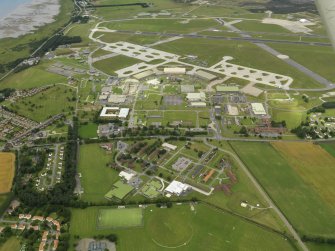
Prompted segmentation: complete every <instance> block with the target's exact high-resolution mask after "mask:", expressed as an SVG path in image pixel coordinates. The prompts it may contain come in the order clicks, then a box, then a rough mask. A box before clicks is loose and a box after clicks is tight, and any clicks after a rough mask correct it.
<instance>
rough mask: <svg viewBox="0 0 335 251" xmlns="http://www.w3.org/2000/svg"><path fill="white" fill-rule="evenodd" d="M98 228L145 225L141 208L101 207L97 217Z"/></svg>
mask: <svg viewBox="0 0 335 251" xmlns="http://www.w3.org/2000/svg"><path fill="white" fill-rule="evenodd" d="M97 221H98V222H97V228H98V229H107V228H126V227H138V226H142V225H143V212H142V209H141V208H127V209H125V208H124V209H100V210H99V213H98V219H97Z"/></svg>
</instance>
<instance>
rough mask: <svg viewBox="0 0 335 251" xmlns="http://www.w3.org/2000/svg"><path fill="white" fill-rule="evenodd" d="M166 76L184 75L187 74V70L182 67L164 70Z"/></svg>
mask: <svg viewBox="0 0 335 251" xmlns="http://www.w3.org/2000/svg"><path fill="white" fill-rule="evenodd" d="M164 73H165V74H173V75H182V74H186V68H182V67H166V68H164Z"/></svg>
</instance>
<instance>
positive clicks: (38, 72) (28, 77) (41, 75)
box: [0, 66, 67, 89]
mask: <svg viewBox="0 0 335 251" xmlns="http://www.w3.org/2000/svg"><path fill="white" fill-rule="evenodd" d="M66 82H67V79H66V78H65V77H63V76H60V75H57V74H54V73H50V72H47V71H45V70H44V69H42V68H41V67H39V66H35V67H31V68H29V69H26V70H23V71H21V72H19V73H15V74H12V75H10V76H9V77H7V78H6V79H4V80H3V81H1V83H0V89H4V88H15V89H29V88H34V87H40V86H45V85H51V84H56V83H66Z"/></svg>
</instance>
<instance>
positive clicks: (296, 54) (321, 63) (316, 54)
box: [271, 44, 335, 81]
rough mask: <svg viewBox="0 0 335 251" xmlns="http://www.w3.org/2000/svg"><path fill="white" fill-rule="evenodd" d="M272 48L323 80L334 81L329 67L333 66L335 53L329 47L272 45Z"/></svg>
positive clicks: (334, 74) (334, 76)
mask: <svg viewBox="0 0 335 251" xmlns="http://www.w3.org/2000/svg"><path fill="white" fill-rule="evenodd" d="M271 47H272V48H274V49H276V50H278V51H279V52H281V53H283V54H285V55H289V56H290V58H292V59H293V60H295V61H297V62H298V63H300V64H302V65H303V66H305V67H307V68H309V69H310V70H312V71H315V72H316V73H318V74H320V75H321V76H323V77H324V78H326V79H328V80H330V81H335V73H334V71H333V69H332V67H331V65H334V64H335V53H334V51H333V50H332V48H331V47H326V46H313V47H312V46H307V45H304V46H301V45H285V46H284V45H280V44H272V45H271Z"/></svg>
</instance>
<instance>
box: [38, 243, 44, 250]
mask: <svg viewBox="0 0 335 251" xmlns="http://www.w3.org/2000/svg"><path fill="white" fill-rule="evenodd" d="M44 247H45V242H44V241H42V242H41V243H40V246H39V248H38V251H44Z"/></svg>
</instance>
